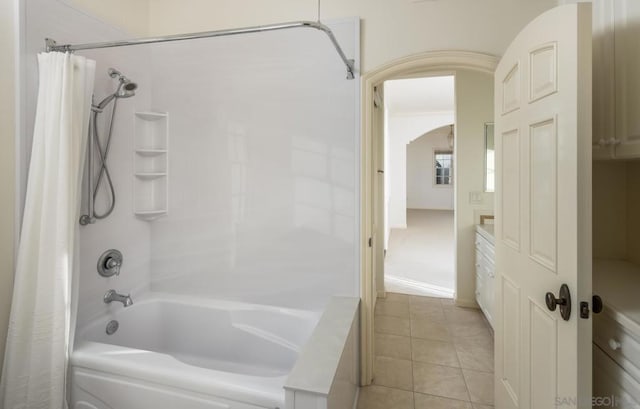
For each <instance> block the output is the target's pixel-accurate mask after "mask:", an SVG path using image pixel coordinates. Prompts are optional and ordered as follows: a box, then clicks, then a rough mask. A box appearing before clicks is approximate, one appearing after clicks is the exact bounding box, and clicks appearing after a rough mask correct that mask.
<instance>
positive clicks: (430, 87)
mask: <svg viewBox="0 0 640 409" xmlns="http://www.w3.org/2000/svg"><path fill="white" fill-rule="evenodd" d="M384 103H385V107H386V108H387V109H388V111H389V113H390V114H421V113H427V112H451V111H454V109H455V92H454V77H453V76H442V77H427V78H411V79H403V80H390V81H385V83H384Z"/></svg>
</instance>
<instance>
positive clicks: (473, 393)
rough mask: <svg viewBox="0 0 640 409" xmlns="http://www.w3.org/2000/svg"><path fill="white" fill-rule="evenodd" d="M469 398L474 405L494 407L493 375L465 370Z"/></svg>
mask: <svg viewBox="0 0 640 409" xmlns="http://www.w3.org/2000/svg"><path fill="white" fill-rule="evenodd" d="M462 372H463V374H464V380H465V382H466V383H467V388H468V389H469V397H470V398H471V401H472V402H474V403H482V404H484V405H493V374H492V373H488V372H479V371H472V370H470V369H463V370H462Z"/></svg>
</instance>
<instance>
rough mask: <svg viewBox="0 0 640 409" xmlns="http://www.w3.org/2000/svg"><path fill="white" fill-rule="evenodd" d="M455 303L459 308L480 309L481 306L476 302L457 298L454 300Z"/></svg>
mask: <svg viewBox="0 0 640 409" xmlns="http://www.w3.org/2000/svg"><path fill="white" fill-rule="evenodd" d="M454 302H455V304H456V305H457V306H458V307H464V308H480V306H478V303H477V302H476V300H468V299H464V298H456V299H455V300H454Z"/></svg>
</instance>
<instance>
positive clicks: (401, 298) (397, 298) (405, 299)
mask: <svg viewBox="0 0 640 409" xmlns="http://www.w3.org/2000/svg"><path fill="white" fill-rule="evenodd" d="M383 299H384V300H385V301H393V302H402V303H405V304H408V303H409V296H408V295H407V294H398V293H391V292H388V293H387V296H386V297H385V298H383Z"/></svg>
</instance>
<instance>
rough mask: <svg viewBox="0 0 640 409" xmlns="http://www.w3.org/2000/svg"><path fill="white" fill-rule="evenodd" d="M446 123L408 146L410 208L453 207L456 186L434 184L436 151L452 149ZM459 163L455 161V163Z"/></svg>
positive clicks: (408, 198) (408, 200) (444, 208)
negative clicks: (454, 187)
mask: <svg viewBox="0 0 640 409" xmlns="http://www.w3.org/2000/svg"><path fill="white" fill-rule="evenodd" d="M450 129H451V128H450V127H448V126H445V127H444V128H439V129H436V130H433V131H431V132H428V133H426V134H425V135H422V136H421V137H419V138H417V139H414V140H413V141H411V142H410V143H409V144H408V145H407V208H408V209H441V210H453V185H436V184H435V183H434V177H435V176H434V167H435V164H434V156H433V155H434V152H435V151H437V150H439V151H442V150H450V149H451V148H450V147H449V140H448V139H447V136H448V135H449V132H450ZM454 166H455V163H454Z"/></svg>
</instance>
